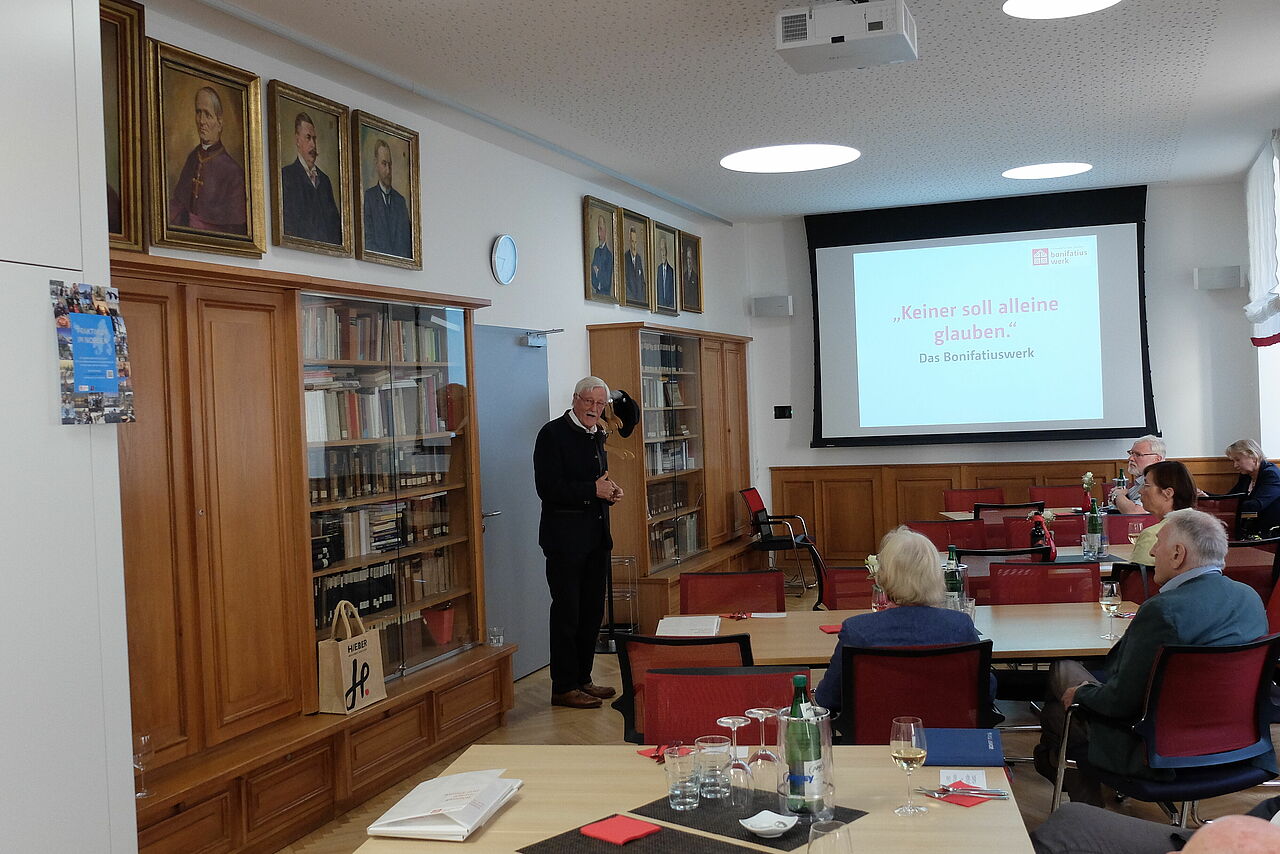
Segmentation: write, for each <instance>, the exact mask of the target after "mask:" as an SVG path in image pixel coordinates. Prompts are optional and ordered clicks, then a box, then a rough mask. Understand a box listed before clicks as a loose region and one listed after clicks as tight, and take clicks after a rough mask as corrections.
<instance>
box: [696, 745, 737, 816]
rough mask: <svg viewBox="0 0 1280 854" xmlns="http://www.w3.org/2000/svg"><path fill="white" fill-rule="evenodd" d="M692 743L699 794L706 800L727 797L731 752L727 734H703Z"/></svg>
mask: <svg viewBox="0 0 1280 854" xmlns="http://www.w3.org/2000/svg"><path fill="white" fill-rule="evenodd" d="M693 744H694V747H696V748H697V758H698V782H699V783H700V789H699V794H700V795H701V796H702V797H703V798H706V799H708V800H716V799H719V798H727V797H729V792H730V788H731V787H730V784H729V763H730V762H731V761H732V760H733V753H732V747H731V743H730V741H729V738H728V736H723V735H704V736H701V737H700V738H697V739H695V740H694V742H693Z"/></svg>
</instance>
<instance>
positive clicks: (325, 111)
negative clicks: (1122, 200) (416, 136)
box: [267, 80, 352, 255]
mask: <svg viewBox="0 0 1280 854" xmlns="http://www.w3.org/2000/svg"><path fill="white" fill-rule="evenodd" d="M350 133H351V115H350V111H349V110H348V109H347V108H346V107H344V106H343V105H341V104H338V103H335V102H333V101H330V100H328V99H327V98H322V97H320V96H319V95H315V94H313V93H311V92H306V91H304V90H302V89H297V88H295V87H293V86H290V85H289V84H287V83H282V82H280V81H279V80H272V81H271V82H270V83H268V84H267V136H268V138H269V140H270V142H269V143H268V152H269V154H270V157H269V163H270V166H269V168H270V172H271V185H272V186H271V242H272V243H273V244H275V245H276V246H287V247H289V248H290V249H304V250H306V251H308V252H319V253H321V254H324V255H350V254H351V245H352V238H351V181H350V175H351V158H350V153H349V152H348V150H347V146H348V144H349V143H348V140H349V139H350Z"/></svg>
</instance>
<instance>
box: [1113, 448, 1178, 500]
mask: <svg viewBox="0 0 1280 854" xmlns="http://www.w3.org/2000/svg"><path fill="white" fill-rule="evenodd" d="M1163 459H1164V439H1161V438H1160V437H1159V436H1143V437H1142V438H1141V439H1138V440H1137V441H1135V442H1134V443H1133V444H1132V445H1130V446H1129V462H1128V463H1127V464H1126V465H1125V470H1126V471H1127V472H1128V473H1129V480H1130V484H1129V489H1128V491H1127V492H1126V491H1123V490H1121V489H1120V487H1118V486H1117V487H1115V488H1114V489H1112V490H1111V494H1110V495H1109V496H1108V497H1109V498H1110V499H1111V503H1112V504H1114V505H1115V506H1116V509H1117V510H1119V511H1120V512H1121V513H1145V512H1146V511H1145V510H1143V509H1142V500H1141V499H1140V498H1139V493H1141V492H1142V484H1143V483H1145V482H1146V478H1145V477H1143V476H1142V471H1143V469H1145V468H1146V467H1147V466H1149V465H1151V464H1152V463H1158V462H1160V461H1161V460H1163Z"/></svg>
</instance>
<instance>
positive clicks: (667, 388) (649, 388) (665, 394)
mask: <svg viewBox="0 0 1280 854" xmlns="http://www.w3.org/2000/svg"><path fill="white" fill-rule="evenodd" d="M640 395H641V397H640V399H641V400H642V401H644V405H645V406H649V407H657V406H684V405H685V403H684V392H683V390H682V389H681V388H680V381H679V380H670V379H666V380H664V379H662V378H661V377H641V378H640Z"/></svg>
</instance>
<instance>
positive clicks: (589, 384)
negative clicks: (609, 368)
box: [573, 377, 609, 397]
mask: <svg viewBox="0 0 1280 854" xmlns="http://www.w3.org/2000/svg"><path fill="white" fill-rule="evenodd" d="M593 388H602V389H604V396H605V397H608V396H609V384H608V383H606V382H605V381H604V380H602V379H600V378H599V377H583V378H582V379H580V380H578V384H577V385H575V386H574V387H573V393H574V394H582V393H583V392H584V391H591V389H593Z"/></svg>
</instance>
